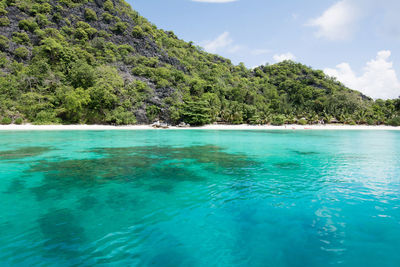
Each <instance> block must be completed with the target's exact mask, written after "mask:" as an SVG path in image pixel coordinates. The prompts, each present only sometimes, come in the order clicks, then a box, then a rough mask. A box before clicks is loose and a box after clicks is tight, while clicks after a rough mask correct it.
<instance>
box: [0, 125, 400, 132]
mask: <svg viewBox="0 0 400 267" xmlns="http://www.w3.org/2000/svg"><path fill="white" fill-rule="evenodd" d="M168 129H169V130H178V129H179V130H394V131H400V127H392V126H367V125H339V124H328V125H284V126H272V125H247V124H242V125H221V124H210V125H205V126H201V127H188V128H180V127H169V128H168ZM63 130H64V131H73V130H76V131H79V130H81V131H89V130H93V131H96V130H97V131H99V130H165V129H160V128H153V127H152V126H150V125H130V126H110V125H31V124H24V125H15V124H11V125H0V131H63Z"/></svg>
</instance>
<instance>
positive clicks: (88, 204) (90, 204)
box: [78, 196, 99, 211]
mask: <svg viewBox="0 0 400 267" xmlns="http://www.w3.org/2000/svg"><path fill="white" fill-rule="evenodd" d="M78 203H79V206H78V207H79V209H81V210H84V211H85V210H90V209H92V208H94V207H95V206H96V205H97V204H98V203H99V201H98V200H97V199H96V198H95V197H92V196H84V197H82V198H81V199H79V200H78Z"/></svg>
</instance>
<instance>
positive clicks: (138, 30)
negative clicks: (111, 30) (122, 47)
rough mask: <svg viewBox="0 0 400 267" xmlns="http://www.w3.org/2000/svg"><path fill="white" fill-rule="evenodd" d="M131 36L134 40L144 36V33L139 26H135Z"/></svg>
mask: <svg viewBox="0 0 400 267" xmlns="http://www.w3.org/2000/svg"><path fill="white" fill-rule="evenodd" d="M132 36H133V37H135V38H142V37H143V36H144V32H143V30H142V28H141V27H140V26H135V27H134V28H133V30H132Z"/></svg>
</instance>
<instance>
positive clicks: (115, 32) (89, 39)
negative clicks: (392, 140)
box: [0, 0, 400, 125]
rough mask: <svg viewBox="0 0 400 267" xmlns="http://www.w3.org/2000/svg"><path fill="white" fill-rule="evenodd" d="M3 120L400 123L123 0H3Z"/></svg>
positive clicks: (380, 103) (327, 85) (394, 108)
mask: <svg viewBox="0 0 400 267" xmlns="http://www.w3.org/2000/svg"><path fill="white" fill-rule="evenodd" d="M0 3H1V4H0V51H1V52H0V122H1V123H2V124H9V123H16V124H21V123H27V122H30V123H34V124H54V123H65V124H75V123H87V124H94V123H98V124H115V125H124V124H136V123H151V122H154V121H157V120H160V121H164V122H168V123H171V124H178V123H180V122H185V123H189V124H191V125H202V124H206V123H213V122H221V123H230V124H240V123H250V124H274V125H281V124H284V123H299V124H306V123H318V122H322V121H324V122H325V123H329V122H340V123H346V124H370V125H374V124H391V125H400V99H396V100H386V101H384V100H376V101H374V100H372V99H371V98H369V97H367V96H364V95H362V94H361V93H360V92H357V91H354V90H351V89H349V88H346V87H345V86H344V85H343V84H341V83H340V82H338V81H336V80H335V79H333V78H330V77H327V76H326V75H325V74H324V73H323V72H322V71H320V70H313V69H311V68H310V67H307V66H304V65H302V64H299V63H295V62H292V61H285V62H282V63H278V64H275V65H267V66H260V67H257V68H255V69H248V68H246V67H245V66H244V65H243V64H239V65H238V66H235V65H233V64H232V63H231V62H230V60H228V59H225V58H222V57H220V56H217V55H213V54H209V53H206V52H204V51H203V50H202V49H201V48H200V47H197V46H195V45H194V44H193V43H192V42H185V41H182V40H180V39H178V38H177V37H176V36H175V34H174V33H173V32H171V31H164V30H161V29H158V28H157V27H156V26H155V25H153V24H151V23H150V22H149V21H148V20H146V19H145V18H143V17H142V16H140V15H139V14H138V13H137V12H136V11H134V10H132V8H131V7H130V6H129V5H128V4H127V3H126V2H124V1H123V0H107V1H103V0H2V1H1V2H0Z"/></svg>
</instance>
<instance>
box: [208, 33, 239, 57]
mask: <svg viewBox="0 0 400 267" xmlns="http://www.w3.org/2000/svg"><path fill="white" fill-rule="evenodd" d="M232 43H233V40H232V38H231V37H230V35H229V32H224V33H222V34H221V35H219V36H218V37H217V38H215V39H214V40H209V41H204V42H203V45H202V46H203V47H204V49H205V50H206V51H207V52H210V53H217V52H218V50H221V49H226V48H228V47H230V46H231V44H232Z"/></svg>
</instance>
